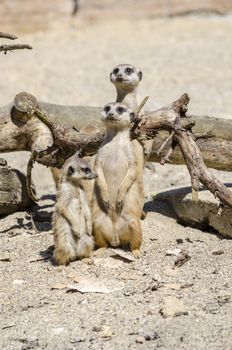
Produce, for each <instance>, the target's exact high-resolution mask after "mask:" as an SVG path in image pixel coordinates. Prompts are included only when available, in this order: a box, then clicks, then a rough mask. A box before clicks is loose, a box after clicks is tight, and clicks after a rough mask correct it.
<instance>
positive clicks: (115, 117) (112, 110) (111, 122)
mask: <svg viewBox="0 0 232 350" xmlns="http://www.w3.org/2000/svg"><path fill="white" fill-rule="evenodd" d="M133 115H134V113H132V111H131V110H130V109H129V108H128V107H126V106H125V105H123V104H121V103H117V102H112V103H108V104H107V105H106V106H105V107H104V108H103V110H102V113H101V120H102V122H103V123H104V124H105V125H106V126H108V127H115V128H117V127H118V128H126V127H130V125H131V118H132V116H133Z"/></svg>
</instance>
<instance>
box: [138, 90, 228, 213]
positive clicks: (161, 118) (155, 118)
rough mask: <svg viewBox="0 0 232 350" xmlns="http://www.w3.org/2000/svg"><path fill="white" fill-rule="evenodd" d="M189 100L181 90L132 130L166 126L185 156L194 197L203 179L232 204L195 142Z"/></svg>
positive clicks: (141, 130) (215, 193)
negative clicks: (187, 114)
mask: <svg viewBox="0 0 232 350" xmlns="http://www.w3.org/2000/svg"><path fill="white" fill-rule="evenodd" d="M188 103H189V97H188V95H187V94H184V95H183V96H181V97H180V98H179V99H178V100H177V101H175V102H173V103H172V104H171V105H169V106H167V107H164V108H162V109H160V110H158V111H155V112H151V113H147V116H145V118H143V119H142V120H141V121H140V123H139V124H138V125H137V128H136V130H134V134H135V136H136V134H138V135H140V134H141V133H142V134H146V133H149V134H150V133H151V132H157V131H158V130H167V131H168V132H169V133H170V136H169V139H171V140H172V143H173V142H174V143H176V144H177V145H178V146H179V148H180V150H181V152H182V154H183V157H184V159H185V162H186V165H187V168H188V170H189V173H190V177H191V183H192V189H193V198H194V199H196V200H197V198H198V191H199V185H200V183H202V184H203V185H204V186H205V187H206V188H207V189H208V190H209V191H210V192H212V193H213V194H214V196H215V197H217V198H218V199H219V200H220V201H221V203H223V204H226V205H228V206H230V207H232V192H231V191H230V190H229V189H228V188H227V187H226V186H225V185H224V184H223V183H222V182H221V181H219V180H218V179H217V178H216V177H215V176H214V175H212V174H211V173H210V171H209V170H208V168H207V167H206V165H205V162H204V160H203V156H202V153H201V151H200V149H199V147H198V145H197V144H196V142H195V137H194V135H193V134H192V131H191V129H192V124H191V123H190V122H189V120H187V118H186V115H185V113H186V111H187V105H188ZM165 142H166V141H165ZM161 148H162V147H161ZM169 152H170V151H168V153H169ZM166 157H167V156H166Z"/></svg>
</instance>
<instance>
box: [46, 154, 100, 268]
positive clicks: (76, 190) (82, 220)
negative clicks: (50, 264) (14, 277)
mask: <svg viewBox="0 0 232 350" xmlns="http://www.w3.org/2000/svg"><path fill="white" fill-rule="evenodd" d="M96 177H97V175H96V174H95V173H94V172H93V171H92V170H91V168H90V166H89V164H88V163H87V162H86V161H84V160H83V159H81V158H79V157H78V155H77V154H75V155H74V156H72V157H71V158H69V159H68V160H67V161H66V162H65V164H64V166H63V168H62V173H61V179H60V185H59V190H58V193H57V203H56V206H55V212H54V214H53V230H54V240H55V251H54V258H55V260H56V263H57V264H58V265H67V264H68V263H69V262H70V261H73V260H75V259H81V258H86V257H89V256H90V254H91V252H92V250H93V247H94V242H93V239H92V219H91V213H90V209H89V205H88V202H87V199H86V195H85V192H84V190H83V182H84V181H85V180H92V179H95V178H96Z"/></svg>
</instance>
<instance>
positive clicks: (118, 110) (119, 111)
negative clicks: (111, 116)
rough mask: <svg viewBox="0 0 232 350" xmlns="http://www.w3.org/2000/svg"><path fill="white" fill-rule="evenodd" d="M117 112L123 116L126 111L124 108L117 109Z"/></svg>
mask: <svg viewBox="0 0 232 350" xmlns="http://www.w3.org/2000/svg"><path fill="white" fill-rule="evenodd" d="M116 111H117V113H118V114H122V113H123V112H125V111H126V110H125V108H123V107H117V108H116Z"/></svg>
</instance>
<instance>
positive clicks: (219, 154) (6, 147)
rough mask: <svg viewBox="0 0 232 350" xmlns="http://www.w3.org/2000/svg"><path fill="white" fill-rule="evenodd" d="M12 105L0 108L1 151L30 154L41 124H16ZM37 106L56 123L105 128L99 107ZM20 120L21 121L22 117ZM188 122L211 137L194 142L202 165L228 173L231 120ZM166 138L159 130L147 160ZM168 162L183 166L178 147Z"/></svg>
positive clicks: (231, 166) (153, 158) (203, 118)
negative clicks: (202, 160) (193, 123)
mask: <svg viewBox="0 0 232 350" xmlns="http://www.w3.org/2000/svg"><path fill="white" fill-rule="evenodd" d="M12 106H13V104H12V103H11V104H10V105H8V106H5V107H2V108H0V152H13V151H20V150H25V151H31V149H32V147H33V140H35V139H36V138H37V137H38V134H39V133H40V128H41V123H40V121H39V120H37V119H36V118H32V119H31V120H30V121H29V120H28V123H25V122H22V123H20V124H19V123H17V121H16V120H15V118H13V117H12V115H13V114H14V113H13V110H12ZM38 106H39V107H40V108H41V109H42V110H43V111H45V112H46V113H48V114H49V116H50V118H51V119H52V120H53V121H56V122H57V123H61V124H67V125H70V126H75V127H76V128H77V129H81V128H83V127H86V126H87V125H91V126H93V127H96V128H100V129H101V130H102V132H103V131H104V127H103V126H102V124H101V121H100V111H101V108H99V107H85V106H62V105H56V104H50V103H44V102H39V103H38ZM154 116H155V114H154ZM20 118H21V119H23V117H22V116H20V117H19V119H20ZM24 119H25V117H24ZM190 120H191V121H192V122H195V124H196V125H195V126H194V127H193V132H194V134H199V133H200V134H204V133H206V132H207V131H209V132H211V133H212V134H213V135H214V136H213V137H211V138H206V139H204V138H200V139H198V140H197V144H198V146H199V147H200V149H201V152H202V155H203V158H204V161H205V164H206V165H207V166H208V167H210V168H214V169H219V170H227V171H231V170H232V157H231V154H232V120H227V119H219V118H215V117H208V116H191V118H190ZM45 130H47V128H46V127H44V132H45ZM167 135H168V134H167V131H159V133H158V135H157V136H156V137H155V139H154V144H153V150H152V153H151V155H150V158H149V161H151V162H159V161H160V156H159V155H158V154H157V151H158V150H159V148H160V146H161V145H162V144H163V143H164V141H165V140H166V138H167ZM100 141H101V140H100V139H99V142H100ZM170 161H171V162H172V164H185V161H184V158H183V156H182V153H181V151H180V150H179V148H178V147H177V148H175V150H174V152H173V153H172V155H171V157H170Z"/></svg>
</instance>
